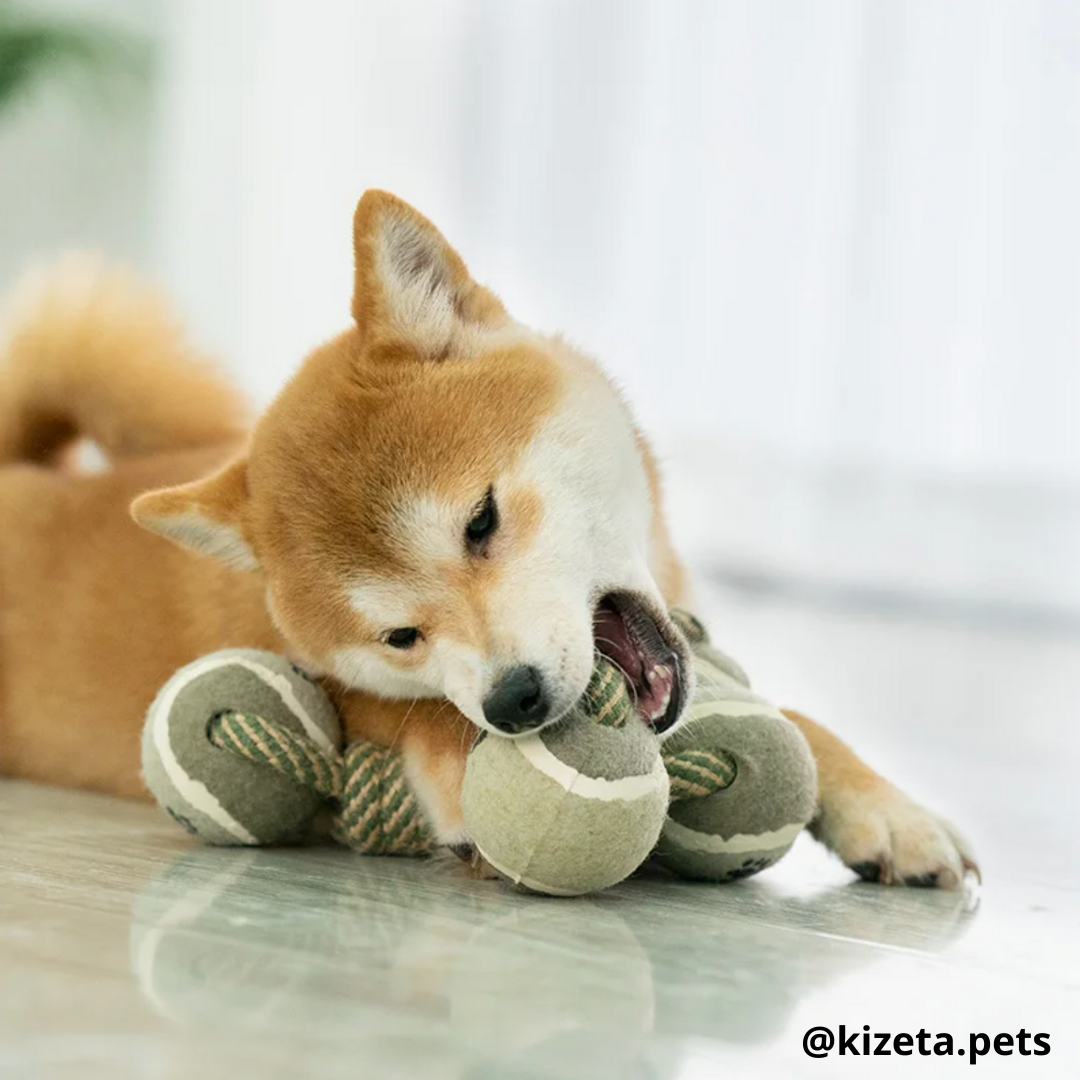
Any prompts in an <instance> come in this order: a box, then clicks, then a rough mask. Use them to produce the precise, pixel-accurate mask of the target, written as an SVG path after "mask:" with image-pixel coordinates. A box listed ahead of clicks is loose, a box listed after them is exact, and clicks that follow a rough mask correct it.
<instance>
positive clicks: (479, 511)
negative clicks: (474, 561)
mask: <svg viewBox="0 0 1080 1080" xmlns="http://www.w3.org/2000/svg"><path fill="white" fill-rule="evenodd" d="M498 527H499V509H498V507H497V506H496V505H495V492H494V490H493V489H492V488H488V491H487V494H486V495H485V496H484V501H483V502H482V503H480V505H479V506H478V507H477V508H476V510H475V511H474V512H473V516H472V518H471V519H470V521H469V524H468V525H466V526H465V543H466V544H467V545H468V548H469V550H470V551H471V552H473V553H474V554H479V553H480V552H482V551H483V550H484V545H485V544H486V543H487V542H488V540H489V539H490V538H491V536H492V534H493V533H494V532H495V530H496V529H497V528H498Z"/></svg>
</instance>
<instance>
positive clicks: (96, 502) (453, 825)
mask: <svg viewBox="0 0 1080 1080" xmlns="http://www.w3.org/2000/svg"><path fill="white" fill-rule="evenodd" d="M353 242H354V248H355V258H356V274H355V282H354V296H353V304H352V316H353V319H352V324H351V325H350V326H349V328H348V329H347V330H345V331H344V332H343V333H342V334H341V335H339V336H338V337H336V338H334V339H333V340H331V341H330V342H328V343H326V344H325V345H323V346H321V347H320V348H318V349H316V350H315V351H314V352H313V353H312V354H311V355H310V356H309V357H308V358H307V359H306V360H305V362H304V363H303V365H302V366H301V367H300V369H299V370H298V372H297V373H296V375H295V376H294V377H293V378H292V379H291V380H290V382H289V383H288V384H287V385H286V387H285V388H284V389H283V390H282V392H281V394H280V395H279V396H278V398H277V399H276V400H275V401H274V403H273V404H272V405H271V406H270V408H269V409H268V410H267V411H266V412H265V413H264V415H263V416H261V417H260V418H259V419H258V421H257V422H256V423H254V425H251V424H250V422H249V419H248V417H247V416H246V415H245V412H244V408H243V406H242V403H241V401H240V399H239V397H238V395H237V394H236V393H235V392H234V391H233V390H232V389H231V388H230V387H229V386H228V385H227V384H226V383H225V382H224V381H223V380H222V379H221V378H220V377H218V376H217V375H216V374H215V373H214V371H213V370H212V368H211V367H209V366H208V365H207V364H206V363H205V361H203V360H202V359H201V358H200V357H198V356H197V355H196V354H195V353H194V351H193V350H192V349H191V348H190V346H189V345H188V344H187V342H186V341H185V339H184V337H183V335H182V333H181V331H180V329H179V328H178V326H177V325H176V324H175V323H174V321H173V320H172V319H171V317H170V316H169V315H168V313H167V311H166V310H165V308H164V306H163V305H162V304H161V303H160V301H159V300H158V299H157V298H156V297H154V296H153V295H152V294H150V293H149V292H148V291H147V290H146V289H145V288H143V287H141V286H139V285H138V284H137V283H136V282H135V281H134V280H132V279H131V278H129V277H128V276H127V275H125V274H124V273H122V272H119V271H114V270H105V269H101V268H100V267H94V266H92V265H89V264H87V263H86V262H84V261H81V260H67V261H65V262H63V263H61V264H60V265H59V266H58V267H56V268H55V269H54V270H53V271H51V272H49V273H46V274H44V275H43V276H40V277H39V278H37V279H35V280H33V281H30V282H28V283H27V285H26V286H25V287H24V289H23V290H22V292H21V295H19V296H17V297H16V298H15V299H14V301H13V306H12V310H11V315H10V316H9V319H8V321H7V323H6V324H5V330H6V335H7V345H6V352H5V356H4V360H3V367H2V369H0V515H2V517H0V520H2V522H3V525H2V527H0V773H3V774H4V775H7V776H13V777H23V778H27V779H31V780H36V781H41V782H44V783H50V784H61V785H65V786H71V787H81V788H86V789H91V790H97V791H104V792H111V793H114V794H117V795H126V796H134V797H142V798H145V797H146V792H145V790H144V789H143V786H142V784H141V781H140V777H139V752H138V743H139V732H140V728H141V723H142V718H143V714H144V712H145V710H146V708H147V706H148V704H149V703H150V701H151V699H152V698H153V696H154V694H155V692H156V691H157V689H158V687H159V686H160V685H161V684H162V683H163V682H164V681H165V680H166V679H167V678H168V676H169V675H170V674H171V672H172V671H173V670H175V669H176V668H177V667H179V666H180V665H182V664H184V663H187V662H189V661H190V660H193V659H194V658H195V657H197V656H199V655H201V654H203V653H206V652H209V651H212V650H214V649H218V648H222V647H226V646H258V647H265V648H271V649H277V650H281V651H285V652H287V653H289V654H290V655H291V656H293V657H294V658H295V659H296V660H297V661H298V662H299V663H301V664H303V665H305V666H306V667H307V668H308V669H309V670H311V671H312V672H314V673H316V674H318V675H320V676H322V677H323V678H324V679H325V682H326V685H327V686H328V688H329V689H330V691H331V693H332V694H333V695H334V696H335V699H336V701H337V702H338V704H339V706H340V708H341V710H342V714H343V717H344V720H345V725H346V730H347V736H348V737H349V738H350V739H355V738H367V739H373V740H375V741H377V742H380V743H383V744H385V745H393V746H395V747H397V748H398V749H400V750H401V752H402V753H403V754H404V756H405V760H406V763H407V768H408V770H409V774H410V776H411V777H412V779H413V781H414V783H415V784H416V786H417V789H418V791H419V792H420V794H421V797H422V799H423V801H424V804H425V806H426V808H427V810H428V812H429V814H430V815H431V817H432V819H433V820H434V821H435V823H436V825H437V828H438V831H439V834H440V837H441V838H442V839H443V840H444V841H445V842H447V843H448V844H455V845H456V844H459V843H463V842H467V837H466V835H465V832H464V829H463V825H462V819H461V810H460V804H459V791H460V784H461V778H462V774H463V768H464V760H465V754H466V751H467V748H468V746H469V745H470V744H471V741H472V738H473V735H474V733H475V731H476V729H477V728H478V727H480V728H484V727H489V728H490V727H491V726H492V724H491V722H490V721H489V717H490V716H491V715H492V712H491V708H490V703H491V701H492V697H493V695H494V694H495V692H496V690H497V689H498V688H499V687H500V686H501V685H503V683H504V682H505V679H506V678H507V672H514V671H521V670H528V671H529V672H532V673H533V677H534V678H535V680H536V681H537V685H538V686H542V688H543V691H542V692H543V697H544V701H543V704H544V709H543V719H542V722H544V723H547V722H551V721H552V720H554V719H557V717H558V716H559V715H560V714H561V713H562V712H564V711H565V710H566V709H567V708H568V707H569V706H570V705H571V704H572V702H573V701H574V700H575V699H576V698H577V696H578V695H579V694H580V693H581V691H582V689H583V688H584V686H585V683H586V681H587V679H588V675H589V672H590V670H591V667H592V664H593V658H594V648H595V647H597V642H596V641H594V635H595V634H596V625H598V624H597V623H596V619H597V611H598V605H602V604H603V603H605V602H606V601H605V600H604V598H605V597H607V596H616V597H630V598H632V604H631V605H630V606H631V607H632V608H633V612H632V613H631V614H632V615H633V618H635V619H637V620H638V623H637V624H635V625H640V626H645V627H646V628H647V629H649V633H650V634H652V641H653V645H652V646H650V648H651V649H652V652H650V649H647V648H645V647H642V649H641V659H642V662H643V664H644V665H645V668H646V669H648V670H645V672H644V674H643V675H642V676H641V680H642V681H641V687H642V692H643V693H647V692H648V688H649V684H650V680H657V679H659V680H660V684H659V685H661V687H662V688H663V689H664V691H665V695H666V696H664V698H663V700H662V701H661V702H660V704H659V705H658V706H657V707H656V708H655V710H653V712H652V713H651V716H652V720H655V719H656V717H658V716H660V714H661V713H662V711H663V707H664V706H665V705H666V704H667V702H668V700H669V698H670V697H671V696H672V694H673V693H674V694H678V693H679V692H680V688H681V693H682V695H683V698H682V700H685V696H686V695H687V694H688V693H689V690H690V687H689V675H688V674H687V662H686V652H685V643H684V642H683V641H682V639H681V638H680V637H679V635H678V633H677V631H676V630H675V629H674V627H673V625H672V624H671V623H670V621H669V620H668V619H667V616H666V607H667V605H669V604H683V603H686V602H687V601H688V592H687V590H688V583H687V578H686V574H685V573H684V571H683V568H682V566H681V564H680V563H679V561H678V558H677V556H676V554H675V551H674V549H673V547H672V544H671V541H670V539H669V536H668V532H667V528H666V526H665V523H664V518H663V512H662V504H661V494H660V488H659V479H658V475H657V469H656V465H655V463H654V460H653V458H652V456H651V454H650V451H649V448H648V446H647V444H646V442H645V440H644V439H643V437H642V436H641V434H640V432H639V431H638V430H637V429H636V427H635V426H634V424H633V421H632V419H631V416H630V414H629V411H628V409H627V407H626V405H625V403H624V402H623V401H622V400H621V398H620V397H619V395H618V394H617V393H616V392H615V390H614V389H613V388H612V385H611V383H610V382H609V381H608V380H607V378H606V377H605V376H604V374H603V373H602V372H601V370H600V369H599V368H598V366H597V365H596V364H595V363H594V362H593V361H592V360H590V359H589V358H587V357H585V356H583V355H581V354H580V353H579V352H578V351H577V350H575V349H574V348H572V347H571V346H570V345H569V344H567V343H566V342H565V341H563V340H562V339H560V338H558V337H550V336H544V335H541V334H538V333H535V332H533V331H531V330H528V329H526V328H525V327H523V326H521V325H520V324H519V323H517V322H516V321H515V320H514V319H513V318H512V317H511V316H510V315H509V314H508V313H507V311H506V310H505V309H504V308H503V306H502V304H501V303H500V301H499V300H498V299H497V298H496V297H495V296H494V294H492V293H491V292H489V291H488V290H487V289H485V288H483V287H482V286H480V285H478V284H477V283H476V282H475V281H473V279H472V278H471V277H470V276H469V274H468V271H467V270H466V268H465V265H464V263H463V262H462V260H461V258H460V257H459V256H458V255H457V253H456V252H455V251H454V250H453V249H452V248H451V247H450V246H449V245H448V244H447V242H446V241H445V239H444V238H443V237H442V235H441V234H440V233H439V232H438V231H437V230H436V229H435V228H434V226H432V225H431V223H430V222H428V221H427V220H426V219H425V218H423V217H422V216H421V215H420V214H418V213H417V212H416V211H415V210H413V209H412V208H411V207H409V206H408V205H406V204H405V203H403V202H401V201H400V200H398V199H396V198H394V197H393V196H390V195H387V194H385V193H382V192H368V193H367V194H366V195H365V196H364V197H363V199H361V201H360V203H359V205H358V207H357V212H356V217H355V221H354V236H353ZM81 439H88V440H92V441H93V442H94V443H96V444H97V445H98V446H99V447H100V448H101V450H102V451H103V452H104V454H105V455H106V457H107V458H108V461H109V467H108V468H107V469H106V470H105V471H103V472H95V473H82V472H79V471H77V470H76V469H74V468H73V467H71V466H70V464H69V462H70V458H71V453H70V451H71V448H72V446H73V445H75V444H76V443H77V442H78V441H79V440H81ZM485 499H487V500H488V501H489V502H491V506H492V507H494V506H495V502H493V501H492V500H497V528H494V527H493V528H492V529H490V530H489V531H488V532H487V533H485V534H484V537H483V540H482V542H477V543H474V542H473V540H472V539H471V537H472V536H473V533H472V532H468V531H467V530H471V529H473V524H474V522H476V521H477V520H480V521H481V522H482V523H485V522H486V524H492V522H494V520H495V518H494V517H491V518H490V519H485V518H483V512H482V508H483V507H484V506H487V505H488V503H486V502H485ZM129 507H130V508H131V512H130V514H129ZM478 515H480V516H479V517H478ZM132 518H134V520H132ZM485 527H486V526H485ZM155 534H158V535H155ZM162 536H164V537H166V538H168V539H169V540H171V541H172V543H171V544H170V543H165V542H163V541H162V539H161V537H162ZM628 603H629V602H628ZM609 614H610V613H609ZM629 617H630V616H627V618H629ZM612 618H614V616H612ZM619 618H623V616H621V615H620V616H619ZM642 620H644V621H642ZM402 628H404V629H407V630H409V631H410V633H409V634H405V635H404V638H405V639H407V640H408V641H409V644H408V645H407V646H404V647H403V646H401V640H402V635H401V634H398V635H397V636H394V631H395V630H401V629H402ZM653 631H655V633H653ZM412 633H415V637H413V636H412ZM646 636H647V637H648V636H649V635H648V634H647V635H646ZM630 637H631V638H632V639H633V640H634V641H637V640H638V639H637V637H635V636H634V635H633V634H631V635H630ZM394 641H397V642H398V645H397V646H395V645H393V644H391V642H394ZM600 647H602V645H601V646H600ZM653 652H655V653H656V654H657V655H659V656H661V657H662V658H666V659H665V660H664V663H660V662H659V661H656V662H655V663H654V662H653V660H651V659H650V657H651V656H652V653H653ZM650 665H651V667H650ZM669 669H670V670H669ZM672 672H674V674H672ZM665 679H666V680H667V681H666V682H664V681H663V680H665ZM654 685H655V682H654ZM673 686H674V689H673ZM671 708H672V710H675V708H676V706H675V705H674V704H673V705H672V706H671ZM788 715H790V717H791V719H792V720H793V721H794V722H795V723H796V724H797V725H798V726H799V728H800V729H801V730H802V732H803V734H804V735H805V736H806V738H807V740H808V741H809V743H810V746H811V748H812V750H813V752H814V755H815V757H816V759H817V762H818V768H819V774H820V809H819V813H818V816H817V818H816V820H815V823H814V825H813V826H812V831H813V832H814V833H815V835H816V836H817V837H818V838H819V839H820V840H822V841H823V842H824V843H825V844H826V845H827V846H828V847H829V848H831V849H832V850H833V851H835V852H836V853H837V854H838V855H839V856H840V857H841V858H842V859H843V860H844V862H845V863H847V864H848V865H849V866H851V867H853V868H854V869H856V870H857V871H858V872H859V873H860V874H862V875H863V876H864V877H868V878H871V879H874V880H880V881H882V882H886V883H892V884H898V883H904V882H907V883H916V884H933V885H937V886H941V887H955V886H956V885H958V884H959V883H960V882H961V880H962V878H963V876H964V872H965V870H966V869H973V868H974V863H973V861H972V857H971V855H970V853H969V851H968V850H967V848H966V845H965V844H964V842H963V840H962V839H961V838H960V837H959V836H958V834H957V833H956V831H955V830H954V829H953V828H952V827H951V826H950V825H949V824H948V823H946V822H944V821H943V820H941V819H940V818H938V817H937V816H935V815H934V814H932V813H931V812H929V811H928V810H925V809H923V808H922V807H920V806H918V805H916V804H915V803H913V802H912V801H911V800H910V799H908V798H907V797H906V796H905V795H903V794H902V793H901V792H900V791H898V790H897V789H896V788H895V787H893V786H892V785H891V784H889V783H888V782H887V781H885V780H884V779H883V778H882V777H880V776H879V775H877V774H876V773H875V772H873V771H872V770H871V769H870V768H869V767H868V766H866V765H865V764H864V763H863V762H861V761H860V760H859V759H858V758H857V757H856V756H855V754H854V753H853V752H852V751H851V750H850V749H849V748H848V747H847V746H845V745H844V744H843V743H842V742H840V741H839V740H838V739H837V738H835V737H834V736H833V735H831V734H830V733H829V732H827V731H826V730H824V729H823V728H822V727H820V726H819V725H818V724H816V723H814V722H813V721H811V720H808V719H806V718H805V717H802V716H800V715H799V714H797V713H790V714H788ZM652 720H650V717H649V716H645V717H643V722H644V721H649V722H652Z"/></svg>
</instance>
